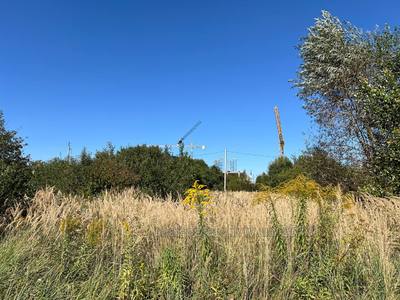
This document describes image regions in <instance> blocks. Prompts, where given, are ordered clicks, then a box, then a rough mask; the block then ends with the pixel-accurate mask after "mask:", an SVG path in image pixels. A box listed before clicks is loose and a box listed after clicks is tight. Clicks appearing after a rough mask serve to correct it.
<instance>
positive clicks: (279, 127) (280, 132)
mask: <svg viewBox="0 0 400 300" xmlns="http://www.w3.org/2000/svg"><path fill="white" fill-rule="evenodd" d="M274 111H275V120H276V127H277V128H278V137H279V147H280V150H281V157H283V156H284V153H285V152H284V148H285V141H284V140H283V134H282V126H281V118H280V116H279V109H278V106H275V107H274Z"/></svg>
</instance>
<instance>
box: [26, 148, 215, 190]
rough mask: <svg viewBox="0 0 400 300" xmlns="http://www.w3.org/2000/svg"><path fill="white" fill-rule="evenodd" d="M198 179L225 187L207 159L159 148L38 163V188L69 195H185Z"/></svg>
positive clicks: (108, 151) (110, 151)
mask: <svg viewBox="0 0 400 300" xmlns="http://www.w3.org/2000/svg"><path fill="white" fill-rule="evenodd" d="M194 180H200V181H201V182H203V183H205V184H207V185H208V186H209V187H210V188H213V189H218V188H221V183H222V173H221V171H220V170H219V169H217V168H215V167H211V168H210V167H208V165H207V164H206V163H205V162H204V161H203V160H196V159H192V158H190V157H187V156H183V157H175V156H172V155H171V154H170V153H168V152H167V151H163V150H161V149H160V148H158V147H147V146H136V147H127V148H122V149H120V150H118V151H115V149H114V148H113V147H112V145H108V146H107V147H106V148H105V149H104V150H102V151H98V152H96V154H95V155H94V156H93V157H92V156H91V155H90V154H89V153H88V152H87V151H86V150H84V151H82V153H81V155H80V157H79V158H78V159H53V160H50V161H48V162H36V163H35V164H34V179H33V181H34V186H35V187H36V189H39V188H43V187H45V186H54V187H55V188H56V189H57V190H60V191H62V192H65V193H73V194H81V195H86V196H92V195H96V194H98V193H99V192H101V191H103V190H105V189H117V190H121V189H124V188H126V187H132V186H133V187H138V188H140V189H141V190H142V191H144V192H146V193H149V194H152V195H154V194H157V195H160V196H165V195H167V194H173V195H176V194H177V193H183V192H184V190H185V189H186V188H187V187H188V186H190V185H191V183H192V182H193V181H194Z"/></svg>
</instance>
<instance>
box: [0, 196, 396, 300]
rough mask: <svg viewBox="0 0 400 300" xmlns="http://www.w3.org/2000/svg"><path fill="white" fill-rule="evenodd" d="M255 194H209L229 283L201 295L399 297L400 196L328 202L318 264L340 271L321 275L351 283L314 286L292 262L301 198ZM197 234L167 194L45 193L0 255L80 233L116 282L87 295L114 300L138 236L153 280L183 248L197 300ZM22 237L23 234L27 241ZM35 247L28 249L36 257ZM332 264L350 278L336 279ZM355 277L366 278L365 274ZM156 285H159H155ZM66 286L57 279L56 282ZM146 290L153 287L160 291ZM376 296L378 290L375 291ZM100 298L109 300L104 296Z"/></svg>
mask: <svg viewBox="0 0 400 300" xmlns="http://www.w3.org/2000/svg"><path fill="white" fill-rule="evenodd" d="M255 198H256V197H255V193H249V192H229V193H227V194H224V193H221V192H216V193H213V203H212V205H211V206H210V207H209V208H208V210H207V214H206V217H205V218H206V224H207V232H208V235H209V238H210V239H211V240H212V241H213V244H214V247H215V249H214V250H213V252H214V254H213V255H215V256H216V255H220V256H221V257H222V258H223V260H218V261H219V262H218V263H219V265H218V267H219V269H220V272H219V271H218V276H220V277H221V278H222V279H221V282H223V283H221V282H220V281H218V280H217V281H218V283H215V282H216V281H215V279H207V280H210V281H212V282H211V283H210V293H209V294H207V295H203V296H204V298H210V299H213V298H214V297H215V298H218V297H220V298H227V297H230V298H232V299H242V298H246V299H251V298H252V299H261V298H275V299H283V298H293V299H295V298H305V299H306V298H307V297H311V296H313V297H316V298H323V297H325V298H326V299H334V298H337V297H339V298H340V297H345V296H346V297H349V298H354V299H356V298H364V299H367V298H369V297H372V298H380V297H385V298H387V299H396V298H398V297H399V295H400V294H399V288H400V285H399V280H398V279H397V278H398V274H399V271H400V259H399V250H400V244H399V242H400V199H398V198H391V199H380V198H374V197H365V198H364V200H363V201H362V202H356V201H354V199H353V198H352V197H351V196H346V195H342V194H341V193H340V192H339V191H337V195H336V197H335V198H336V199H335V200H334V201H333V202H332V203H329V208H330V210H329V211H330V212H329V213H330V215H331V217H332V219H334V222H333V223H332V225H330V226H333V227H334V228H330V230H332V232H333V236H332V237H331V238H332V240H334V243H333V244H334V245H335V246H334V249H333V250H332V251H333V252H332V253H333V254H332V256H329V258H321V253H320V254H318V255H319V256H318V257H319V258H318V259H319V260H321V262H322V263H325V262H324V261H323V259H325V260H326V261H327V262H328V263H327V265H329V264H330V263H331V262H333V263H334V264H336V265H335V267H327V268H328V271H327V272H328V273H329V274H328V275H323V276H327V278H330V279H332V280H333V279H334V278H336V277H335V276H342V277H343V276H349V278H347V277H346V279H343V282H339V283H337V284H332V285H330V284H326V286H322V287H316V286H315V287H314V285H316V283H314V277H315V276H320V275H315V276H314V275H313V276H314V277H310V278H311V279H310V278H309V275H308V271H306V272H304V270H303V271H301V270H300V268H297V266H296V262H297V258H296V253H295V252H296V250H295V249H296V232H297V230H298V226H299V225H298V221H297V219H296V218H298V202H299V201H298V199H296V198H291V197H288V196H283V195H279V194H270V195H269V197H268V200H266V201H264V202H261V203H259V202H258V203H257V201H255ZM321 201H324V199H309V200H307V211H306V214H307V226H306V227H307V228H306V230H307V239H308V240H307V241H308V243H309V246H307V247H309V249H311V250H310V251H311V252H312V251H316V252H315V253H319V252H318V251H319V250H312V249H315V241H314V240H317V238H314V237H318V236H321V234H323V232H322V233H321V232H318V230H319V229H318V228H319V227H318V226H319V225H320V223H321V209H322V208H323V207H324V206H325V204H323V205H322V206H321ZM271 203H273V204H274V207H275V210H276V213H277V217H278V221H279V223H280V225H281V227H282V229H283V240H284V243H285V244H286V245H287V248H288V252H287V264H285V265H283V266H282V269H281V270H279V272H280V274H279V275H277V274H275V273H274V272H276V270H275V269H274V263H275V262H274V261H273V260H274V257H275V256H276V254H275V252H276V249H275V248H274V238H275V237H276V236H275V237H274V232H275V231H276V230H275V231H274V228H273V227H274V224H273V222H272V221H271V220H272V219H271V209H272V206H271ZM197 230H198V215H197V214H196V211H194V210H190V209H187V208H185V207H184V206H183V205H182V204H181V203H180V202H179V201H178V202H176V201H173V199H171V198H168V199H157V198H151V197H149V196H147V195H144V194H142V193H140V192H138V191H135V190H126V191H125V192H122V193H105V194H103V195H102V196H100V197H98V198H96V199H92V200H87V199H81V198H79V197H73V196H65V195H62V194H57V193H54V192H53V191H52V190H46V191H39V192H38V193H37V194H36V196H35V198H34V200H33V203H32V206H31V208H30V210H29V213H28V216H27V217H26V218H22V217H20V216H19V211H18V210H16V211H15V218H14V221H13V222H12V223H11V224H10V225H9V226H8V229H7V232H8V233H7V234H6V237H5V238H4V239H3V242H2V245H1V247H3V250H4V249H8V248H7V247H11V246H10V245H9V243H8V242H7V241H8V240H9V241H11V240H13V239H18V237H19V235H21V237H23V238H24V239H25V242H26V243H27V244H30V245H31V246H32V247H45V246H43V242H44V243H45V242H46V241H48V243H49V244H53V245H56V244H57V243H58V242H60V241H64V240H65V236H66V234H68V231H70V232H75V231H76V232H77V233H76V236H80V238H81V239H80V240H79V241H80V243H89V242H90V243H89V244H91V245H94V247H95V248H94V249H95V251H94V252H93V253H92V254H93V255H94V258H93V259H94V261H95V262H97V263H98V264H107V263H108V262H107V259H108V260H111V261H113V265H112V267H110V268H111V269H110V270H113V272H114V273H113V274H112V275H110V276H111V278H110V279H107V280H106V279H104V278H103V279H101V280H105V282H108V283H107V284H109V285H110V288H109V293H108V292H104V291H103V290H102V289H101V286H99V285H98V284H97V285H96V286H95V287H93V286H91V287H90V291H91V292H90V293H92V294H91V295H94V294H97V295H98V297H99V298H104V299H112V298H115V297H116V293H117V291H118V288H119V285H121V283H120V281H119V280H120V279H119V276H120V274H121V268H122V264H123V261H124V255H125V254H124V253H125V252H126V245H127V243H128V242H127V241H128V240H129V241H131V240H132V238H133V239H134V243H135V245H136V244H140V245H141V247H142V248H141V249H142V250H141V251H144V252H140V253H142V254H139V256H140V255H143V258H145V259H144V260H143V261H142V263H143V264H144V265H146V268H147V269H146V270H147V272H149V273H151V274H152V275H149V276H150V277H152V278H156V277H157V276H158V275H157V274H158V273H157V272H159V266H160V261H161V260H162V256H163V253H164V250H165V249H167V248H168V249H175V250H176V251H178V252H179V254H178V256H180V257H182V265H183V267H182V269H184V271H185V272H186V275H185V276H186V277H188V278H191V279H190V280H191V283H190V284H191V285H192V291H191V292H189V294H190V295H191V297H193V298H196V296H195V293H194V292H193V289H195V288H196V284H194V283H193V281H194V280H195V279H194V277H193V274H191V273H193V272H195V271H196V270H197V269H196V265H195V264H194V262H193V261H196V260H197V259H198V256H199V255H198V252H196V250H193V245H194V244H195V243H196V239H198V237H197V236H196V232H197ZM321 230H325V229H321ZM23 232H25V233H27V234H25V235H23V234H22V233H23ZM74 236H75V235H74ZM313 241H314V242H313ZM60 243H61V242H60ZM47 246H48V247H49V248H46V249H37V250H36V251H33V252H34V253H45V256H46V259H49V260H55V261H57V257H52V258H48V256H49V255H55V256H57V255H61V254H59V252H57V251H54V252H52V250H51V251H50V250H49V249H50V248H51V249H52V247H53V246H49V245H47ZM47 246H46V247H47ZM1 247H0V249H2V248H1ZM53 248H54V247H53ZM74 249H75V248H74ZM77 249H79V247H78V248H77ZM307 249H308V248H307ZM31 250H32V249H31ZM31 250H29V251H28V250H26V249H25V250H24V251H26V252H27V253H30V255H32V251H31ZM4 251H5V250H4ZM9 251H11V250H9ZM14 251H16V250H14ZM60 251H61V250H60ZM74 251H75V250H74ZM124 251H125V252H124ZM274 251H275V252H274ZM307 251H308V250H307ZM311 252H310V253H311ZM0 253H1V252H0ZM8 253H13V252H12V251H11V252H8ZM51 253H52V254H51ZM99 253H102V255H103V254H104V253H107V255H105V254H104V255H103V256H101V255H100V254H99ZM313 253H314V252H313ZM4 255H5V254H4ZM12 255H16V254H15V253H14V254H12ZM274 255H275V256H274ZM313 255H314V254H313ZM322 255H323V253H322ZM139 258H140V257H139ZM15 259H16V260H18V259H17V258H15ZM218 259H219V258H218ZM24 260H25V261H28V264H29V263H31V261H30V260H33V258H28V257H24ZM342 261H347V263H348V264H347V265H345V263H343V266H342V265H341V264H342ZM321 262H319V263H318V264H317V265H313V264H314V262H313V260H310V262H308V263H307V267H308V268H310V270H309V273H310V274H314V273H313V272H316V273H318V272H320V269H319V268H320V265H321ZM53 263H54V262H53ZM352 263H354V265H355V266H357V268H360V270H350V271H348V270H347V269H348V268H352V266H351V264H352ZM14 267H15V266H14ZM335 268H337V269H338V270H340V271H338V272H339V273H340V272H342V273H343V274H345V275H343V274H342V273H340V274H334V270H335ZM297 269H298V270H297ZM316 270H317V271H316ZM10 272H11V273H12V272H13V271H11V270H10V269H7V268H6V267H5V266H4V265H3V266H1V265H0V279H1V278H4V276H6V274H9V273H10ZM210 272H211V271H210ZM213 272H214V271H213ZM346 272H354V274H350V275H348V274H347V273H346ZM357 272H361V273H362V275H359V274H357ZM28 273H29V272H28ZM52 274H54V273H52ZM318 274H319V273H318ZM346 274H347V275H346ZM25 275H27V274H25ZM7 276H10V275H7ZM35 276H44V277H45V276H46V275H44V274H42V275H37V274H36V275H35ZM90 276H92V278H91V277H90ZM94 276H95V275H93V274H92V275H88V277H87V278H86V279H85V280H86V281H84V283H82V282H80V283H79V288H76V289H77V291H78V290H79V292H80V293H82V291H81V290H80V289H81V288H82V284H83V285H84V286H86V285H85V284H89V283H88V282H90V284H91V285H92V284H93V283H92V282H93V281H94V279H93V278H94ZM96 276H100V274H97V275H96ZM321 276H322V275H321ZM360 276H361V277H360ZM186 277H185V278H186ZM96 278H97V277H96ZM132 278H133V277H132ZM207 278H211V277H207ZM277 278H278V281H277ZM318 278H319V277H318ZM324 278H325V277H324ZM338 278H339V279H340V277H338ZM339 279H337V280H339ZM96 280H97V279H96ZM98 280H100V279H98ZM101 280H100V281H101ZM318 280H319V279H318ZM335 280H336V279H335ZM100 281H99V282H100ZM154 281H155V282H157V279H154ZM339 281H340V280H339ZM376 281H379V282H380V283H379V284H380V285H379V286H378V287H377V286H376V285H375V283H376ZM27 282H28V281H27ZM62 282H63V281H62V279H60V284H61V283H62ZM19 284H21V285H24V284H28V283H24V282H21V283H19ZM29 284H30V285H31V288H33V289H36V288H38V287H37V286H36V283H32V282H30V283H29ZM49 284H50V283H49ZM185 284H189V283H188V282H187V283H185ZM224 284H226V286H224V288H222V287H221V285H224ZM346 284H350V285H351V284H360V285H361V284H362V285H363V288H362V289H361V288H360V289H359V288H357V287H355V286H354V287H353V286H347V287H346V286H345V285H346ZM213 285H215V286H213ZM86 288H87V287H86ZM143 289H145V288H143ZM149 289H152V290H157V288H155V287H154V286H151V287H149ZM213 289H215V291H213ZM375 290H377V292H374V291H375ZM77 291H76V293H78V292H77ZM0 293H1V295H2V296H14V297H15V295H20V296H21V297H22V298H24V297H25V298H27V299H28V298H29V296H26V295H27V294H16V292H15V291H14V292H13V289H11V288H10V287H9V286H7V285H6V284H3V285H2V286H0ZM57 293H58V292H57ZM59 293H61V291H59ZM71 293H72V294H68V293H67V295H69V296H71V295H78V294H74V292H73V291H72V292H71ZM154 293H155V292H149V294H146V295H150V294H151V295H152V296H151V297H153V298H165V299H167V298H168V299H175V298H179V297H178V296H176V295H175V294H174V295H175V296H165V295H169V294H162V292H160V293H161V294H160V293H158V292H157V293H158V294H157V293H156V294H154ZM189 294H188V295H189ZM28 295H29V294H28ZM85 295H88V294H85ZM100 295H103V296H101V297H100ZM85 297H86V296H85ZM143 297H144V296H143ZM146 297H150V296H146ZM182 297H183V296H182ZM185 297H188V296H187V295H186V296H185ZM197 297H200V296H197ZM89 298H90V297H89ZM139 298H140V297H139ZM139 298H138V299H139ZM93 299H95V298H93Z"/></svg>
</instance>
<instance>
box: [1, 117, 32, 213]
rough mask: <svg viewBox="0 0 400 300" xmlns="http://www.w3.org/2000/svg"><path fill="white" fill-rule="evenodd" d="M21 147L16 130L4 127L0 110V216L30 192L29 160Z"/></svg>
mask: <svg viewBox="0 0 400 300" xmlns="http://www.w3.org/2000/svg"><path fill="white" fill-rule="evenodd" d="M23 147H24V142H23V140H22V139H21V138H20V137H18V136H17V133H16V131H14V130H7V129H6V127H5V121H4V117H3V113H2V112H1V111H0V216H1V215H3V214H4V213H5V211H6V210H7V208H10V207H13V206H15V205H17V204H23V203H24V202H25V201H24V200H25V196H30V195H31V194H32V188H31V186H30V182H31V181H30V179H31V169H30V161H29V157H28V156H26V155H25V154H24V153H23Z"/></svg>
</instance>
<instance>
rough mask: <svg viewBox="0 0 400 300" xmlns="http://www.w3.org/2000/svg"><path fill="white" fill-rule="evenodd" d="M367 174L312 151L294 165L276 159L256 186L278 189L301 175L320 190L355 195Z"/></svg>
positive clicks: (296, 158) (325, 154)
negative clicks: (327, 188)
mask: <svg viewBox="0 0 400 300" xmlns="http://www.w3.org/2000/svg"><path fill="white" fill-rule="evenodd" d="M364 172H365V170H364V169H362V168H358V167H356V166H348V165H344V164H342V163H340V162H339V161H337V160H335V159H334V158H332V157H331V156H329V154H328V152H326V151H324V150H322V149H320V148H311V149H308V150H306V151H304V152H303V153H302V154H301V155H300V156H298V157H295V158H294V159H293V161H291V160H290V159H289V158H287V157H279V158H277V159H275V160H274V161H273V162H272V163H271V164H270V165H269V167H268V173H263V174H261V175H260V176H258V177H257V180H256V183H257V184H259V185H260V184H263V185H266V186H269V187H277V186H279V185H281V184H283V183H285V182H288V181H289V180H292V179H294V178H295V177H297V176H298V175H305V176H306V177H308V178H310V179H312V180H314V181H315V182H317V183H318V184H320V185H321V186H328V185H331V186H337V185H340V186H341V188H342V189H343V190H344V191H356V190H357V189H359V188H360V187H363V185H364V184H365V183H366V179H365V176H364V174H363V173H364Z"/></svg>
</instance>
